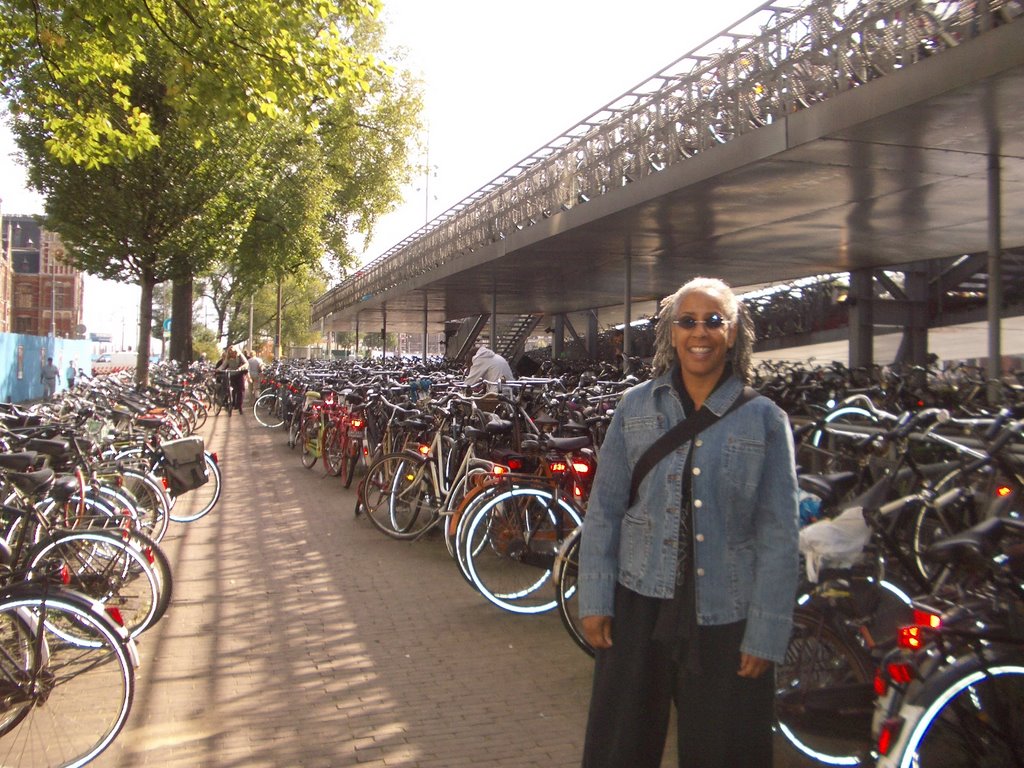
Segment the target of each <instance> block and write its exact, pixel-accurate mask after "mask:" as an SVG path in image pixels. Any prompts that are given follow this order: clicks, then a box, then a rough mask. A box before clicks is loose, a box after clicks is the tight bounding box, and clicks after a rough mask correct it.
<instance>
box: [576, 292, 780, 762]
mask: <svg viewBox="0 0 1024 768" xmlns="http://www.w3.org/2000/svg"><path fill="white" fill-rule="evenodd" d="M753 339H754V334H753V324H752V322H751V320H750V316H749V314H748V313H747V312H746V309H745V308H744V307H743V306H742V304H741V303H740V302H739V300H738V299H737V298H736V296H735V294H734V293H733V291H732V290H731V289H730V288H729V286H728V285H727V284H725V283H724V282H722V281H721V280H716V279H709V278H695V279H694V280H691V281H690V282H688V283H686V284H685V285H683V286H682V287H680V288H679V289H678V290H677V291H676V292H675V293H674V294H672V295H671V296H669V297H668V298H667V299H665V300H664V302H663V303H662V307H661V311H660V312H659V317H658V324H657V329H656V349H655V356H654V363H653V369H654V376H653V378H652V379H650V380H649V381H646V382H644V383H642V384H640V385H638V386H636V387H633V388H632V389H630V390H628V391H627V392H626V393H625V394H624V395H623V397H622V399H621V401H620V403H619V405H618V407H616V409H615V414H614V416H613V418H612V421H611V424H610V425H609V428H608V432H607V434H606V437H605V440H604V443H603V445H602V448H601V453H600V456H599V460H598V470H597V474H596V477H595V479H594V486H593V489H592V492H591V496H590V501H589V504H588V508H587V516H586V522H585V523H584V525H583V533H582V540H581V545H580V571H579V578H578V589H579V611H580V616H581V621H582V627H583V633H584V636H585V637H586V639H587V641H588V642H589V643H590V644H591V645H592V646H593V647H594V648H595V649H596V656H595V665H594V680H593V689H592V694H591V701H590V711H589V716H588V721H587V729H586V735H585V741H584V749H583V760H582V765H583V766H584V768H621V766H630V768H658V766H660V765H661V758H662V754H663V751H664V745H665V738H666V735H667V731H668V718H669V713H670V711H671V707H670V705H671V703H672V702H673V701H674V702H675V705H676V713H677V733H678V741H679V746H678V753H679V765H680V766H681V767H683V766H686V767H690V766H693V767H694V768H695V767H696V766H700V768H770V766H771V765H772V721H773V700H774V693H775V691H774V674H773V663H777V662H780V661H782V659H783V658H784V655H785V651H786V647H787V645H788V641H789V634H790V630H791V626H792V613H793V606H794V603H795V597H796V589H797V580H798V575H799V565H798V554H797V515H798V503H797V484H796V470H795V461H794V448H793V441H792V436H791V432H790V427H789V423H788V420H787V418H786V414H785V413H784V412H783V411H782V410H781V409H780V408H778V407H777V406H776V405H775V404H774V403H773V402H772V401H770V400H769V399H768V398H766V397H761V396H758V395H757V393H756V392H754V391H753V390H751V389H749V388H745V387H744V383H745V382H747V381H749V377H750V355H751V351H752V348H753ZM691 420H692V421H691ZM686 422H690V424H689V426H677V425H680V424H682V425H685V424H686ZM674 426H675V427H676V429H672V428H673V427H674ZM669 431H671V432H672V437H671V438H669V439H666V440H665V441H662V442H661V447H662V448H663V450H661V451H655V452H653V453H650V454H648V453H647V452H648V448H649V447H650V446H651V445H652V444H653V443H655V442H656V441H657V440H658V439H659V438H660V437H661V436H662V435H664V434H665V433H666V432H669ZM686 431H688V432H689V435H686V434H685V432H686ZM645 454H647V455H646V456H645ZM649 457H650V458H649ZM638 465H640V466H641V469H643V468H646V469H647V472H646V474H645V475H643V474H642V473H641V474H640V475H638V476H635V475H634V474H633V473H634V471H635V469H636V468H637V466H638Z"/></svg>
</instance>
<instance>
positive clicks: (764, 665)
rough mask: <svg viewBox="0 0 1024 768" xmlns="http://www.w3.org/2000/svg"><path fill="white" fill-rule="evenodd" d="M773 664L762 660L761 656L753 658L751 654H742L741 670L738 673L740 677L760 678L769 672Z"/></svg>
mask: <svg viewBox="0 0 1024 768" xmlns="http://www.w3.org/2000/svg"><path fill="white" fill-rule="evenodd" d="M770 666H771V662H770V661H769V660H768V659H762V658H761V657H760V656H751V655H750V654H749V653H741V654H740V668H739V671H738V672H736V674H737V675H739V676H740V677H760V676H761V675H763V674H764V673H765V672H767V671H768V667H770Z"/></svg>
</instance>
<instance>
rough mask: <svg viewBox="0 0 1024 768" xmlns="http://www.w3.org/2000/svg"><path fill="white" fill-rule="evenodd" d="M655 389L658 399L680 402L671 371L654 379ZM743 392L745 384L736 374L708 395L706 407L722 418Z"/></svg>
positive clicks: (705, 402)
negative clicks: (670, 398) (668, 398)
mask: <svg viewBox="0 0 1024 768" xmlns="http://www.w3.org/2000/svg"><path fill="white" fill-rule="evenodd" d="M653 389H654V392H655V393H656V394H655V396H656V397H674V398H675V399H676V401H677V402H678V400H679V396H678V395H677V394H676V393H675V388H674V387H673V386H672V372H671V371H667V372H665V373H663V374H661V376H658V377H657V378H656V379H654V382H653ZM742 391H743V382H742V381H741V380H740V379H739V378H737V377H736V375H735V374H734V375H732V376H730V377H729V378H728V379H726V380H725V381H723V382H722V383H721V384H720V385H719V386H718V387H717V388H715V390H714V391H713V392H712V393H711V394H710V395H708V397H707V399H706V400H705V401H704V405H706V406H707V408H708V410H709V411H711V412H712V413H713V414H715V416H721V415H722V414H724V413H725V412H726V411H727V410H729V406H731V405H732V404H733V402H734V401H735V400H736V398H737V397H739V396H740V393H741V392H742Z"/></svg>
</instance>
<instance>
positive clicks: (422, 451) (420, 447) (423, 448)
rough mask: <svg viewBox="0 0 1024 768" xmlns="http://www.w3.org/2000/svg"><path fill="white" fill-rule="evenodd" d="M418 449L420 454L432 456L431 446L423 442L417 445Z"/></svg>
mask: <svg viewBox="0 0 1024 768" xmlns="http://www.w3.org/2000/svg"><path fill="white" fill-rule="evenodd" d="M416 450H417V451H419V453H420V456H430V446H429V445H425V444H423V443H421V444H420V445H417V446H416Z"/></svg>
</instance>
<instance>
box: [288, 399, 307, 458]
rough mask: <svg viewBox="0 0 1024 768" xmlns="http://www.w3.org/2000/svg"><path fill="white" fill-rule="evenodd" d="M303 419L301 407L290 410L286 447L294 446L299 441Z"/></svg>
mask: <svg viewBox="0 0 1024 768" xmlns="http://www.w3.org/2000/svg"><path fill="white" fill-rule="evenodd" d="M303 421H304V419H303V418H302V409H301V408H298V407H296V408H295V410H294V411H292V418H291V421H289V422H288V447H289V448H294V447H295V445H296V443H298V442H299V433H300V432H301V431H302V424H303Z"/></svg>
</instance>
